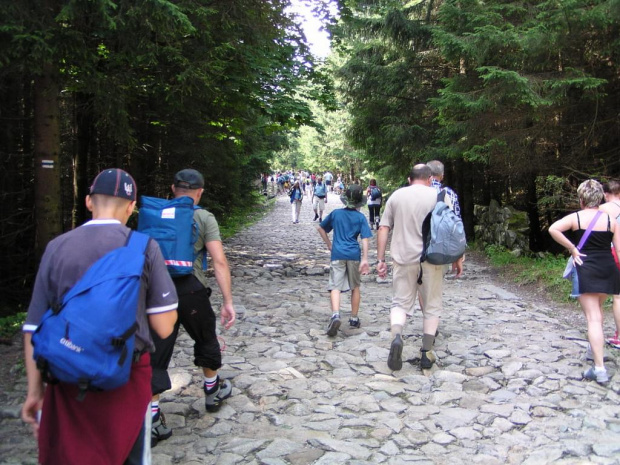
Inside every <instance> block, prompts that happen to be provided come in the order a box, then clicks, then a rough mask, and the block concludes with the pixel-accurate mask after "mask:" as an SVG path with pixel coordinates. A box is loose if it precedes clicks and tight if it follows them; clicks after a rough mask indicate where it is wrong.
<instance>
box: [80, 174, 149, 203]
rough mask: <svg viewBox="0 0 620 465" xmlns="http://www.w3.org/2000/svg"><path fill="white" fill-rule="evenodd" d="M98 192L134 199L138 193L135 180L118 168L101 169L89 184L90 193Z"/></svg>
mask: <svg viewBox="0 0 620 465" xmlns="http://www.w3.org/2000/svg"><path fill="white" fill-rule="evenodd" d="M94 194H100V195H109V196H111V197H119V198H121V199H127V200H131V201H134V200H136V197H137V194H138V187H137V186H136V181H134V179H133V178H132V177H131V175H130V174H129V173H127V172H126V171H123V170H121V169H119V168H110V169H107V170H103V171H102V172H101V173H99V174H98V175H97V177H96V178H95V180H94V181H93V184H92V185H91V186H90V195H94Z"/></svg>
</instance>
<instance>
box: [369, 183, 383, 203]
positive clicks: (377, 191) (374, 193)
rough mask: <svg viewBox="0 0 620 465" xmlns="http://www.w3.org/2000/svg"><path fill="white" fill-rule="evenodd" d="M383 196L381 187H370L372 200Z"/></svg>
mask: <svg viewBox="0 0 620 465" xmlns="http://www.w3.org/2000/svg"><path fill="white" fill-rule="evenodd" d="M380 198H381V189H379V188H378V187H377V186H373V187H372V188H371V189H370V200H378V199H380Z"/></svg>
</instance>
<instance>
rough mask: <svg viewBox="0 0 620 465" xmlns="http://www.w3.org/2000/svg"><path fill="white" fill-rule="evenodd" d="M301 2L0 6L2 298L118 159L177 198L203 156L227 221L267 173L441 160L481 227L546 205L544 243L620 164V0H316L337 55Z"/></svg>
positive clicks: (138, 0)
mask: <svg viewBox="0 0 620 465" xmlns="http://www.w3.org/2000/svg"><path fill="white" fill-rule="evenodd" d="M299 1H302V0H299ZM290 3H291V2H290V1H289V0H269V1H265V0H90V1H75V0H28V1H27V0H16V1H13V2H2V4H0V18H1V21H0V121H1V125H0V166H1V170H0V185H1V195H2V202H1V205H0V209H1V210H0V215H1V217H2V222H1V223H0V259H1V260H2V263H3V266H2V274H1V277H0V289H2V292H3V299H2V301H1V302H0V315H2V314H10V313H14V312H16V311H19V310H23V309H24V307H25V306H26V305H27V303H28V299H29V296H30V290H31V286H32V282H33V280H34V276H35V273H36V269H37V265H38V260H39V258H40V255H41V253H42V251H43V250H44V248H45V245H46V244H47V242H48V241H49V240H51V239H52V238H53V237H55V236H57V235H58V234H61V233H62V232H64V231H66V230H68V229H71V228H73V227H76V226H78V225H79V224H81V223H83V222H84V221H86V220H87V219H88V215H87V211H86V210H85V208H84V197H85V195H86V194H87V192H88V186H89V183H90V181H91V180H92V179H93V177H94V176H95V175H96V174H97V173H98V172H99V171H100V170H101V169H103V168H107V167H120V168H124V169H126V170H127V171H129V172H130V173H131V174H132V175H133V176H134V177H135V178H136V181H137V184H138V189H139V194H142V193H144V194H147V195H158V196H165V195H167V194H168V191H169V186H170V183H171V179H172V175H173V174H174V172H176V171H177V170H178V169H181V168H185V167H193V168H196V169H198V170H200V171H201V172H203V173H204V175H205V179H206V185H207V189H206V191H207V195H206V196H205V199H204V206H205V207H206V208H208V209H209V210H211V211H212V212H213V213H214V214H215V215H216V217H218V218H225V217H226V214H227V212H230V211H231V210H232V209H234V208H236V207H238V206H241V205H247V204H249V203H251V202H254V201H255V199H256V188H255V181H256V180H257V179H258V178H259V176H260V174H261V173H265V172H271V171H272V170H276V169H307V170H310V171H321V170H327V169H330V170H332V171H336V172H344V173H346V174H347V177H348V178H349V179H357V178H359V179H362V180H367V179H369V178H370V177H375V178H377V180H378V181H379V183H380V185H382V186H385V187H386V188H387V189H388V190H390V189H394V188H396V187H397V186H398V185H400V184H402V182H403V181H404V180H405V179H406V176H407V173H408V170H409V169H410V168H411V166H412V164H414V163H417V162H425V161H428V160H431V159H439V160H442V161H443V162H444V163H445V165H446V181H447V183H448V184H449V185H450V186H451V187H453V188H454V189H455V190H456V191H457V192H458V193H459V195H460V197H461V199H462V200H461V208H462V210H463V219H464V223H465V226H466V229H467V232H468V239H469V240H470V241H473V240H475V237H474V235H473V227H474V223H473V209H474V205H476V204H482V205H488V204H489V202H490V200H491V199H495V200H497V201H499V202H500V203H501V204H510V205H514V206H515V207H516V208H519V209H521V210H525V211H527V213H528V217H529V220H530V225H531V235H530V248H531V250H533V251H540V250H545V249H547V248H548V247H549V244H548V237H547V234H546V232H545V230H546V227H547V226H548V224H549V223H550V222H552V221H553V220H555V219H556V218H557V217H558V216H560V215H563V214H565V213H566V212H567V211H570V210H571V209H575V208H576V207H577V205H576V203H575V201H576V198H575V195H574V190H575V188H576V186H577V185H578V184H579V183H580V182H581V181H582V180H584V179H586V178H589V177H594V178H596V179H599V180H601V181H605V180H608V179H611V178H618V177H620V140H619V139H620V30H619V29H620V0H549V1H534V0H532V1H527V0H525V1H523V0H521V1H512V0H487V1H481V0H413V1H407V0H367V1H363V0H332V1H330V0H305V1H303V3H305V4H306V5H307V7H308V8H312V9H313V10H314V12H315V15H317V16H318V17H320V18H321V19H322V21H323V22H324V24H325V27H326V29H327V30H328V31H329V34H330V37H331V41H332V42H331V43H332V48H331V50H332V51H331V54H330V55H329V57H327V58H326V59H321V58H317V57H315V56H313V54H312V53H311V51H310V49H309V46H308V39H307V37H305V35H304V31H303V29H302V27H301V25H300V21H299V19H297V18H295V16H294V15H293V14H292V13H291V11H290V9H289V6H290Z"/></svg>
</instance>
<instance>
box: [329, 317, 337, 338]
mask: <svg viewBox="0 0 620 465" xmlns="http://www.w3.org/2000/svg"><path fill="white" fill-rule="evenodd" d="M339 328H340V317H339V316H337V315H333V316H332V317H331V318H330V320H329V324H328V325H327V335H328V336H330V337H334V336H335V335H336V334H337V333H338V329H339Z"/></svg>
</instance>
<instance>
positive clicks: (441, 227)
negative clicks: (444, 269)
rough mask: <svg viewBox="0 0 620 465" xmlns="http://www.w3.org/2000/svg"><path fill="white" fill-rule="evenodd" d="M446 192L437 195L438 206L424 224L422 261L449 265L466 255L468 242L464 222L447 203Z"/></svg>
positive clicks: (442, 191)
mask: <svg viewBox="0 0 620 465" xmlns="http://www.w3.org/2000/svg"><path fill="white" fill-rule="evenodd" d="M445 196H446V191H445V189H443V190H441V191H440V192H439V194H438V195H437V204H436V205H435V208H433V210H432V211H431V212H430V213H429V214H428V216H427V217H426V219H425V220H424V223H423V224H422V237H423V241H424V250H423V252H422V258H421V259H420V261H422V262H423V261H427V262H429V263H431V264H432V265H448V264H450V263H454V262H456V261H457V260H458V259H459V258H461V257H462V256H463V254H464V253H465V249H466V247H467V240H466V238H465V228H464V226H463V220H461V218H460V217H459V216H458V215H457V214H456V213H454V211H453V210H452V209H451V208H450V207H449V206H448V205H447V204H446V203H445V201H444V200H445Z"/></svg>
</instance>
